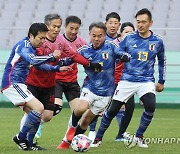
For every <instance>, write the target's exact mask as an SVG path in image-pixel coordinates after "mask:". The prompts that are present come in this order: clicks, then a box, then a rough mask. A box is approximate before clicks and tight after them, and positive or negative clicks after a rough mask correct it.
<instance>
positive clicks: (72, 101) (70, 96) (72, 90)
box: [57, 82, 80, 149]
mask: <svg viewBox="0 0 180 154" xmlns="http://www.w3.org/2000/svg"><path fill="white" fill-rule="evenodd" d="M61 85H63V89H64V94H65V96H66V99H67V100H68V102H69V106H70V108H71V111H72V112H73V111H74V109H75V108H76V107H77V105H78V103H79V97H80V86H79V84H78V83H77V82H74V83H65V82H64V83H61ZM71 127H72V116H71V117H70V119H69V122H68V128H67V131H66V134H67V132H68V130H69V128H71ZM66 134H65V136H64V138H63V140H62V142H61V143H60V144H59V145H58V147H57V149H68V148H69V143H68V140H67V138H66Z"/></svg>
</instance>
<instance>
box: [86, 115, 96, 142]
mask: <svg viewBox="0 0 180 154" xmlns="http://www.w3.org/2000/svg"><path fill="white" fill-rule="evenodd" d="M97 121H98V116H96V117H95V118H94V119H93V120H92V122H91V123H90V125H89V134H88V137H89V139H90V140H92V141H93V140H94V139H95V137H96V124H97Z"/></svg>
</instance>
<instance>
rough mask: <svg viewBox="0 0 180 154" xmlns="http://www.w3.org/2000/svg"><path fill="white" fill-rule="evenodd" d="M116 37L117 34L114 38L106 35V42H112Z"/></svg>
mask: <svg viewBox="0 0 180 154" xmlns="http://www.w3.org/2000/svg"><path fill="white" fill-rule="evenodd" d="M117 37H118V33H117V36H116V37H111V36H109V35H108V34H107V33H106V38H105V39H106V40H109V41H113V40H115V39H116V38H117Z"/></svg>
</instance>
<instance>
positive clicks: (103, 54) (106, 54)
mask: <svg viewBox="0 0 180 154" xmlns="http://www.w3.org/2000/svg"><path fill="white" fill-rule="evenodd" d="M108 57H109V54H108V52H103V53H102V58H103V59H105V60H107V59H108Z"/></svg>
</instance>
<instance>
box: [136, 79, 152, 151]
mask: <svg viewBox="0 0 180 154" xmlns="http://www.w3.org/2000/svg"><path fill="white" fill-rule="evenodd" d="M138 95H139V96H140V99H141V101H142V102H143V104H144V109H145V111H144V112H143V114H142V116H141V120H140V124H139V128H138V129H137V131H136V137H138V146H139V147H142V148H147V147H148V145H147V144H146V143H145V142H144V140H143V135H144V133H145V131H146V129H147V128H148V126H149V125H150V123H151V121H152V118H153V115H154V111H155V107H156V96H155V87H154V83H151V82H150V83H144V84H143V85H142V86H141V89H140V90H139V91H138Z"/></svg>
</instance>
